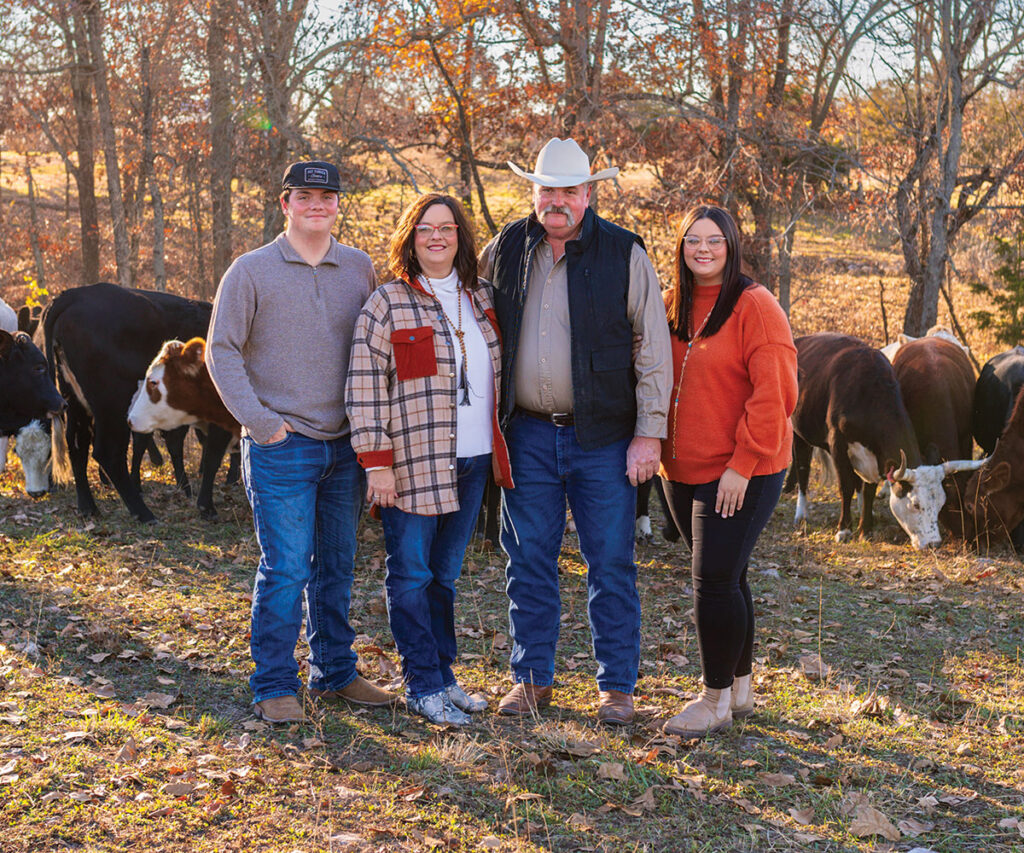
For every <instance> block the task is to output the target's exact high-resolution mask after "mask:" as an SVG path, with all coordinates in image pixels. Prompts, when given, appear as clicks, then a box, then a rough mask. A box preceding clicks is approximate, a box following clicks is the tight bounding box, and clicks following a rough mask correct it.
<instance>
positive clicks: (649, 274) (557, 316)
mask: <svg viewBox="0 0 1024 853" xmlns="http://www.w3.org/2000/svg"><path fill="white" fill-rule="evenodd" d="M492 242H493V241H492ZM492 248H493V246H492V245H491V244H488V245H487V246H486V247H485V249H484V251H483V252H482V253H481V264H482V270H481V274H482V275H483V276H484V277H485V278H488V277H490V273H491V263H492V259H491V251H492ZM626 314H627V316H628V318H629V321H630V323H632V325H633V336H634V340H635V343H634V348H635V350H636V352H635V355H634V360H633V368H634V370H635V371H636V377H637V386H636V408H637V418H636V430H635V433H634V434H635V435H640V436H646V437H650V438H665V437H666V436H667V431H666V430H667V421H668V403H669V396H670V395H671V392H672V349H671V345H670V342H669V330H668V321H667V320H666V319H665V303H664V301H663V299H662V296H661V288H660V287H659V285H658V276H657V273H655V271H654V267H653V266H652V265H651V260H650V258H648V257H647V252H645V251H644V250H643V249H642V248H641V247H640V246H639V245H638V244H634V245H633V250H632V254H631V255H630V259H629V291H628V293H627V297H626ZM519 329H520V331H519V348H518V350H517V352H516V363H515V367H514V371H515V384H514V387H515V395H516V400H515V402H516V405H517V406H520V407H522V408H524V409H530V410H531V411H535V412H546V413H548V414H552V413H556V412H571V411H573V396H572V353H571V340H572V338H571V336H570V327H569V276H568V267H567V264H566V260H565V255H562V257H561V258H559V259H558V260H557V261H555V259H554V253H553V252H552V250H551V245H550V244H549V243H548V241H547V240H542V241H541V242H540V243H539V244H538V245H537V248H536V250H535V251H534V253H533V261H532V264H531V266H530V274H529V277H528V279H527V286H526V302H525V304H524V305H523V319H522V323H521V325H520V327H519Z"/></svg>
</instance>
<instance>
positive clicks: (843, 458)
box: [832, 447, 860, 542]
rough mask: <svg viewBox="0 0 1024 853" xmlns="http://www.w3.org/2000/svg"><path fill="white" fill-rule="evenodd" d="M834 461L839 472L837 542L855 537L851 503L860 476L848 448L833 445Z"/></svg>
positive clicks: (847, 540)
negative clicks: (854, 468) (847, 450)
mask: <svg viewBox="0 0 1024 853" xmlns="http://www.w3.org/2000/svg"><path fill="white" fill-rule="evenodd" d="M832 461H833V462H835V463H836V472H837V473H838V474H839V497H840V512H839V529H838V530H837V531H836V542H849V541H850V540H851V539H852V538H853V529H852V525H851V521H852V517H851V513H850V503H851V502H852V501H853V493H854V492H856V491H857V481H858V480H859V479H860V478H859V477H858V476H857V474H856V473H855V472H854V470H853V466H852V465H850V460H849V458H848V457H847V455H846V448H838V447H833V448H832Z"/></svg>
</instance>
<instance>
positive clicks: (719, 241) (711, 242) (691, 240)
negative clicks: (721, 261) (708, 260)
mask: <svg viewBox="0 0 1024 853" xmlns="http://www.w3.org/2000/svg"><path fill="white" fill-rule="evenodd" d="M683 242H684V243H685V244H686V248H687V249H696V248H698V247H699V246H700V244H701V243H706V244H707V247H708V248H709V249H711V250H712V251H714V250H715V249H721V248H722V246H724V245H725V237H707V238H705V237H684V238H683Z"/></svg>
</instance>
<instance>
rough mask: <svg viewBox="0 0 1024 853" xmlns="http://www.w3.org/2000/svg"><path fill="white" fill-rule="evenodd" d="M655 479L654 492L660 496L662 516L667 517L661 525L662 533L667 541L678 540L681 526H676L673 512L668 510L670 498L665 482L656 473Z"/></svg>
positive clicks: (659, 503) (659, 502) (680, 534)
mask: <svg viewBox="0 0 1024 853" xmlns="http://www.w3.org/2000/svg"><path fill="white" fill-rule="evenodd" d="M651 479H652V480H654V493H655V494H656V495H657V496H658V505H659V506H660V507H661V515H662V518H664V519H665V523H664V524H663V525H662V526H661V535H662V536H663V537H664V539H665V541H666V542H678V541H679V539H680V537H681V536H682V533H680V532H679V528H678V527H676V523H675V521H674V520H673V518H672V513H670V512H669V511H668V499H667V498H666V497H665V484H664V483H662V481H661V477H660V476H659V475H657V474H655V475H654V476H653V477H652V478H651Z"/></svg>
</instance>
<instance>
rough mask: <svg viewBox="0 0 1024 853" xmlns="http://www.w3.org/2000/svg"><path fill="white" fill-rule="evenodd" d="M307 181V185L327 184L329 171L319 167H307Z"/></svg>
mask: <svg viewBox="0 0 1024 853" xmlns="http://www.w3.org/2000/svg"><path fill="white" fill-rule="evenodd" d="M305 180H306V183H307V184H326V183H327V182H328V181H327V170H326V169H322V168H319V167H318V166H306V169H305Z"/></svg>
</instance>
